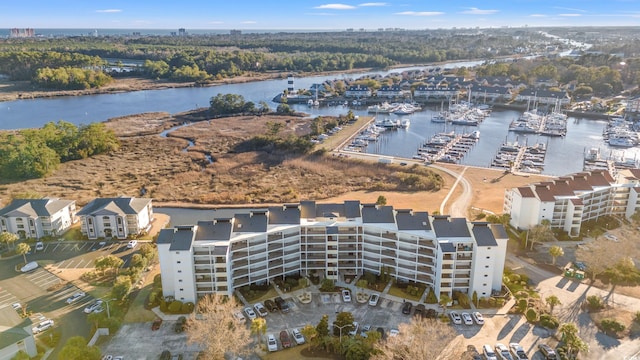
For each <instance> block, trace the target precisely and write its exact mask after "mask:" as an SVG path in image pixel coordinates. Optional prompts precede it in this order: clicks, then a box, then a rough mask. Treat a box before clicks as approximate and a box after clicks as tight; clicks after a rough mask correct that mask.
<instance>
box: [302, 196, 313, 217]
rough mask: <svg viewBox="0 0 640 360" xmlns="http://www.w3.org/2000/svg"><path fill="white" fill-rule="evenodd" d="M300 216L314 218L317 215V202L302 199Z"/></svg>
mask: <svg viewBox="0 0 640 360" xmlns="http://www.w3.org/2000/svg"><path fill="white" fill-rule="evenodd" d="M300 217H301V218H303V219H313V218H315V217H316V202H315V201H311V200H305V201H300Z"/></svg>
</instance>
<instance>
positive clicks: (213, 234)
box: [195, 219, 231, 241]
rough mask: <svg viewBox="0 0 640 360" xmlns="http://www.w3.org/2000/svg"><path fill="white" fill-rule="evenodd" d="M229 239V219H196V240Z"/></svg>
mask: <svg viewBox="0 0 640 360" xmlns="http://www.w3.org/2000/svg"><path fill="white" fill-rule="evenodd" d="M229 239H231V220H230V219H218V220H216V221H198V230H197V231H196V238H195V240H196V241H203V240H229Z"/></svg>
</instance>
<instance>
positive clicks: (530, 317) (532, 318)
mask: <svg viewBox="0 0 640 360" xmlns="http://www.w3.org/2000/svg"><path fill="white" fill-rule="evenodd" d="M525 316H526V317H527V321H529V322H531V323H534V322H536V321H538V312H537V311H536V309H534V308H529V309H527V312H525Z"/></svg>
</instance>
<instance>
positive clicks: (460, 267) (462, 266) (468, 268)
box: [456, 264, 471, 270]
mask: <svg viewBox="0 0 640 360" xmlns="http://www.w3.org/2000/svg"><path fill="white" fill-rule="evenodd" d="M456 270H471V265H461V264H456Z"/></svg>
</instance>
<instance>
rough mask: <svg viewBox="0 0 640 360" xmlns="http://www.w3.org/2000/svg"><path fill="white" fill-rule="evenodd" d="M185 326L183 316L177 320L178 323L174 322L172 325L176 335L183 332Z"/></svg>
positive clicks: (185, 322)
mask: <svg viewBox="0 0 640 360" xmlns="http://www.w3.org/2000/svg"><path fill="white" fill-rule="evenodd" d="M186 326H187V318H186V317H184V316H180V317H179V318H178V321H176V323H175V324H174V325H173V331H174V332H176V333H181V332H183V331H184V329H185V327H186Z"/></svg>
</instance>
